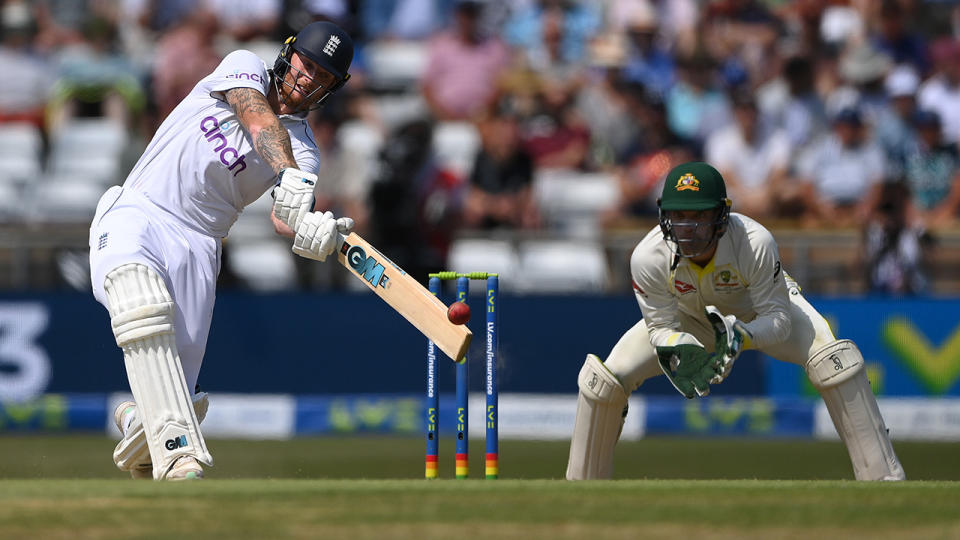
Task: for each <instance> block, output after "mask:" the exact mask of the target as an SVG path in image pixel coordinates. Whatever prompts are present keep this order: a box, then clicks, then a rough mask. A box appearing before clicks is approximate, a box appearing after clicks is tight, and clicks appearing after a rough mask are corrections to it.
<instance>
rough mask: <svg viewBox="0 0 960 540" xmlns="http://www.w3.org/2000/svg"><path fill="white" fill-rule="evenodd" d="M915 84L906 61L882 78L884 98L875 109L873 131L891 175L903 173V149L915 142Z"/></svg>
mask: <svg viewBox="0 0 960 540" xmlns="http://www.w3.org/2000/svg"><path fill="white" fill-rule="evenodd" d="M919 87H920V78H919V77H918V76H917V73H916V71H914V69H913V67H912V66H910V65H908V64H901V65H899V66H897V67H896V68H894V69H893V71H891V72H890V74H889V75H887V78H886V80H885V81H884V88H885V89H886V93H887V99H888V102H887V106H886V107H884V108H882V109H880V110H879V111H877V112H878V114H877V117H876V119H875V121H874V127H873V135H874V138H875V139H876V140H877V143H878V144H879V145H880V147H881V148H882V149H883V152H884V153H885V154H886V156H887V164H888V166H889V171H888V172H889V175H890V176H891V177H897V176H900V175H901V174H903V170H904V166H905V160H906V157H907V152H908V151H909V150H910V149H911V148H912V147H913V146H914V145H915V143H916V133H915V132H914V129H913V116H914V114H915V113H916V110H917V100H916V94H917V88H919Z"/></svg>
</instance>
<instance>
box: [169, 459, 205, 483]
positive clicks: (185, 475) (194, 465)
mask: <svg viewBox="0 0 960 540" xmlns="http://www.w3.org/2000/svg"><path fill="white" fill-rule="evenodd" d="M201 478H203V467H201V466H200V462H198V461H197V459H196V458H195V457H193V456H180V457H178V458H177V460H176V461H174V462H173V465H171V466H170V470H169V471H167V477H166V480H170V481H174V482H175V481H179V480H200V479H201Z"/></svg>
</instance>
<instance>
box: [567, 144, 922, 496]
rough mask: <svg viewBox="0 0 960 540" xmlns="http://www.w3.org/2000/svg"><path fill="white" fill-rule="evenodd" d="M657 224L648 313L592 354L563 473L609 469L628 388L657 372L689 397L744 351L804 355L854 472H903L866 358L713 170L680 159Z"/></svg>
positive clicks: (641, 287)
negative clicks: (603, 351) (839, 333)
mask: <svg viewBox="0 0 960 540" xmlns="http://www.w3.org/2000/svg"><path fill="white" fill-rule="evenodd" d="M658 205H659V213H660V225H659V227H655V228H654V229H653V230H651V231H650V232H649V233H648V234H647V235H646V237H644V239H643V240H642V241H640V243H639V244H638V245H637V247H636V248H635V249H634V251H633V254H632V255H631V257H630V272H631V275H632V278H633V289H634V293H635V295H636V298H637V302H638V303H639V304H640V311H641V312H642V313H643V319H642V320H641V321H640V322H638V323H637V324H635V325H634V326H633V327H632V328H630V329H629V330H627V332H626V333H625V334H624V335H623V336H622V337H621V338H620V340H619V341H618V342H617V343H616V345H614V347H613V350H612V351H611V352H610V354H609V356H608V357H607V359H606V361H601V359H600V358H598V357H597V356H595V355H592V354H589V355H587V358H586V361H585V362H584V364H583V367H582V368H581V370H580V374H579V377H578V380H577V383H578V386H579V388H580V395H579V398H578V402H577V413H576V421H575V424H574V429H573V437H572V439H571V444H570V457H569V461H568V463H567V473H566V477H567V479H568V480H587V479H600V478H610V477H611V476H612V474H613V450H614V446H615V445H616V444H617V440H618V439H619V437H620V432H621V429H622V427H623V422H624V419H625V418H626V414H627V398H628V397H629V395H630V394H631V392H633V391H634V390H636V389H637V388H638V387H639V386H640V385H641V384H643V382H644V381H645V380H647V379H649V378H650V377H655V376H657V375H660V374H664V375H665V376H666V377H667V378H668V379H669V380H670V382H671V383H672V384H673V386H674V387H675V388H676V389H677V390H678V391H679V392H680V393H681V394H683V395H684V396H686V397H687V398H691V399H692V398H695V397H698V396H705V395H707V394H708V393H709V392H710V385H711V384H718V383H720V382H722V381H723V380H724V379H725V378H726V377H727V376H728V375H729V374H730V371H731V368H732V367H733V364H734V361H735V360H736V359H737V356H738V355H739V354H740V352H741V351H743V350H745V349H751V348H752V349H757V350H759V351H762V352H763V353H765V354H768V355H770V356H772V357H774V358H776V359H778V360H782V361H785V362H792V363H794V364H797V365H800V366H802V367H803V368H804V370H805V371H806V374H807V377H808V378H809V379H810V382H811V383H813V386H814V387H815V388H816V389H817V391H818V392H819V393H820V396H821V397H822V398H823V401H824V403H825V404H826V407H827V410H828V411H829V413H830V418H831V419H832V420H833V424H834V426H835V427H836V429H837V432H838V433H839V434H840V438H841V439H842V440H843V442H844V444H845V445H846V447H847V451H848V452H849V454H850V461H851V462H852V463H853V472H854V475H855V477H856V478H857V480H903V479H905V474H904V471H903V467H901V465H900V461H899V460H898V459H897V456H896V454H895V453H894V450H893V446H892V445H891V444H890V438H889V435H888V434H887V429H886V426H885V425H884V422H883V418H882V417H881V415H880V410H879V408H878V407H877V402H876V399H875V398H874V396H873V392H872V391H871V389H870V383H869V382H868V381H867V374H866V370H865V369H864V361H863V356H861V354H860V351H859V350H858V349H857V346H856V345H855V344H854V343H853V342H852V341H850V340H848V339H837V338H836V337H834V335H833V332H832V331H831V330H830V327H829V325H828V324H827V322H826V320H824V318H823V317H822V316H821V315H820V314H819V313H818V312H817V310H815V309H814V308H813V306H811V305H810V304H809V303H808V302H807V301H806V300H805V299H804V297H803V295H802V294H801V293H800V287H799V286H798V285H797V283H796V281H794V280H793V279H791V278H790V276H789V275H787V273H786V272H785V271H784V270H783V268H782V267H781V265H780V255H779V253H778V250H777V244H776V242H775V241H774V238H773V236H772V235H771V234H770V231H768V230H767V229H766V228H764V227H763V226H762V225H760V224H759V223H757V222H756V221H754V220H752V219H750V218H749V217H747V216H744V215H741V214H737V213H731V212H730V208H731V201H730V199H728V198H727V191H726V186H725V184H724V181H723V178H722V177H721V175H720V173H719V172H717V170H716V169H714V168H713V167H712V166H710V165H709V164H707V163H702V162H691V163H684V164H681V165H678V166H677V167H675V168H674V169H673V170H671V171H670V173H669V174H668V175H667V178H666V183H665V184H664V187H663V194H662V196H661V198H660V199H659V201H658Z"/></svg>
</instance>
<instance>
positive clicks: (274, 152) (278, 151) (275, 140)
mask: <svg viewBox="0 0 960 540" xmlns="http://www.w3.org/2000/svg"><path fill="white" fill-rule="evenodd" d="M225 97H226V100H227V103H228V104H229V105H230V106H231V107H233V110H234V112H235V113H236V114H237V119H238V120H239V121H240V125H242V126H243V127H244V129H246V130H247V133H249V134H250V138H251V139H252V140H253V148H254V150H256V151H257V154H259V155H260V159H262V160H263V161H264V162H265V163H266V164H267V165H269V166H270V168H272V169H273V172H275V173H279V172H280V170H281V169H285V168H287V167H293V168H296V167H297V162H296V160H295V159H294V157H293V146H292V145H291V143H290V134H289V133H287V130H286V128H284V127H283V124H281V123H280V119H279V118H277V115H276V114H275V113H274V112H273V109H272V108H271V107H270V103H268V102H267V98H266V97H264V95H263V94H261V93H260V92H258V91H256V90H254V89H253V88H231V89H230V90H227V92H226V93H225Z"/></svg>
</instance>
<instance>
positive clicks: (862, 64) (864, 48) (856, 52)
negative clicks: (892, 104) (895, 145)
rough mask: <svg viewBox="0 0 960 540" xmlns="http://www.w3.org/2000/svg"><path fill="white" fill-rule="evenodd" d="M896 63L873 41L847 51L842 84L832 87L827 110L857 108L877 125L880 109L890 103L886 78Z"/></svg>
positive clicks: (840, 66)
mask: <svg viewBox="0 0 960 540" xmlns="http://www.w3.org/2000/svg"><path fill="white" fill-rule="evenodd" d="M892 67H893V61H892V60H890V57H889V56H887V55H886V54H884V53H882V52H880V51H879V50H877V49H875V48H873V47H872V46H870V45H860V46H857V47H853V48H851V49H849V50H847V51H845V52H844V53H843V55H842V56H841V58H840V64H839V71H840V76H841V78H842V85H841V86H840V87H838V88H832V89H830V90H831V91H830V93H829V95H827V97H826V104H827V114H828V115H831V116H833V115H836V114H837V113H838V112H840V111H841V110H843V109H847V108H857V109H859V110H860V112H861V113H862V114H863V117H864V121H865V122H866V123H867V124H869V125H871V126H872V125H876V121H877V115H878V114H879V111H880V110H882V109H884V108H886V107H887V102H888V98H887V94H886V91H885V89H884V80H885V79H886V76H887V74H888V73H890V70H891V68H892ZM821 90H822V91H823V90H827V89H826V88H823V89H821Z"/></svg>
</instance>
